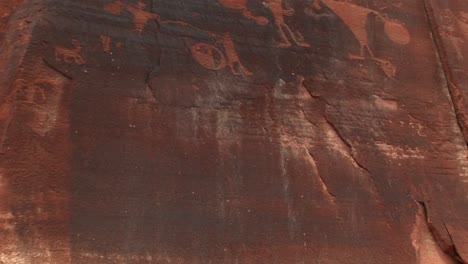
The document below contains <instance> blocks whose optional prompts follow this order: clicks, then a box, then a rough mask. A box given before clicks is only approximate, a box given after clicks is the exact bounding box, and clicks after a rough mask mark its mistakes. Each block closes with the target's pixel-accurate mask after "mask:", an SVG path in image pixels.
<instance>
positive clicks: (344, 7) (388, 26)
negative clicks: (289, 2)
mask: <svg viewBox="0 0 468 264" xmlns="http://www.w3.org/2000/svg"><path fill="white" fill-rule="evenodd" d="M318 1H320V2H321V3H323V4H325V5H326V6H327V7H328V8H330V9H331V10H332V11H333V12H334V13H335V14H336V15H337V16H339V17H340V18H341V20H343V22H344V23H345V24H346V25H347V26H348V28H349V29H350V30H351V31H352V32H353V34H354V36H355V37H356V39H357V40H358V42H359V45H360V53H359V54H349V56H350V58H351V59H361V60H365V59H366V58H367V57H370V58H371V59H373V60H374V61H375V62H376V63H377V64H379V66H380V67H381V68H382V70H383V71H384V72H385V74H386V75H388V76H389V77H393V76H394V75H395V73H396V70H395V67H394V66H393V65H392V63H391V62H389V61H387V60H384V59H381V58H376V57H375V56H374V53H373V51H372V49H371V48H370V47H369V36H368V32H367V20H368V18H369V15H370V14H373V15H375V16H376V17H377V18H378V19H379V20H381V21H382V22H383V23H384V31H385V34H386V35H387V36H388V38H389V39H390V40H391V41H393V42H395V43H397V44H400V45H406V44H408V43H409V42H410V41H411V36H410V34H409V32H408V30H407V29H406V27H405V26H403V25H402V24H401V23H400V22H399V21H395V20H391V19H389V18H386V17H384V16H383V15H381V14H380V13H379V12H377V11H374V10H372V9H369V8H366V7H362V6H359V5H356V4H353V3H350V2H349V1H344V2H339V1H336V0H316V1H315V2H314V8H316V9H320V5H318V3H319V2H318Z"/></svg>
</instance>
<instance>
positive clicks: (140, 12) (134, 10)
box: [104, 0, 159, 32]
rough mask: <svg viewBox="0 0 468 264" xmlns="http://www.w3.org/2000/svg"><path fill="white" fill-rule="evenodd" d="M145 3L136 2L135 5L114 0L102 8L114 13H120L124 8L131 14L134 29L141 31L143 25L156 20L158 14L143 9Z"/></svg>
mask: <svg viewBox="0 0 468 264" xmlns="http://www.w3.org/2000/svg"><path fill="white" fill-rule="evenodd" d="M145 8H146V4H145V3H142V2H138V4H137V6H133V5H128V4H124V3H122V1H121V0H116V1H115V2H113V3H110V4H107V5H105V6H104V9H105V10H107V11H108V12H110V13H113V14H115V15H120V14H121V13H122V12H123V11H124V10H127V11H128V12H130V13H131V14H132V16H133V25H134V29H135V30H136V31H138V32H142V31H143V29H144V28H145V26H146V25H147V24H148V22H149V21H151V20H153V19H154V20H158V19H159V15H158V14H155V13H150V12H147V11H145V10H144V9H145Z"/></svg>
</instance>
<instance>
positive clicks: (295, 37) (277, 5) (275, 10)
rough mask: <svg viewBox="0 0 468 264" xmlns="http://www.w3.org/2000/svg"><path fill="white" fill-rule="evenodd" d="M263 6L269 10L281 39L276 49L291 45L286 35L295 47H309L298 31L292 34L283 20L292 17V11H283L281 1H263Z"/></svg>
mask: <svg viewBox="0 0 468 264" xmlns="http://www.w3.org/2000/svg"><path fill="white" fill-rule="evenodd" d="M264 5H265V6H266V7H268V9H270V11H271V13H272V15H273V18H274V23H275V25H276V28H277V30H278V33H279V35H280V38H281V42H280V43H279V44H278V45H277V46H278V47H283V48H285V47H290V46H291V45H292V44H291V41H289V39H288V36H287V35H286V34H288V35H289V38H291V40H292V42H294V43H295V44H296V45H298V46H301V47H310V45H309V43H307V42H305V41H303V36H302V34H301V33H300V32H299V31H296V32H293V31H292V30H291V28H290V27H289V26H288V24H286V21H285V20H284V17H285V16H292V15H294V9H285V8H284V7H283V5H284V3H283V0H265V1H264Z"/></svg>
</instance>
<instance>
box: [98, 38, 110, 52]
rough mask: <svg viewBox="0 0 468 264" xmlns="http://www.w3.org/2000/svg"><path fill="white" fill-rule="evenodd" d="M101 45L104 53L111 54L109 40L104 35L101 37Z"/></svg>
mask: <svg viewBox="0 0 468 264" xmlns="http://www.w3.org/2000/svg"><path fill="white" fill-rule="evenodd" d="M100 38H101V44H102V48H103V49H104V51H105V52H107V53H109V52H111V38H110V37H108V36H105V35H101V36H100Z"/></svg>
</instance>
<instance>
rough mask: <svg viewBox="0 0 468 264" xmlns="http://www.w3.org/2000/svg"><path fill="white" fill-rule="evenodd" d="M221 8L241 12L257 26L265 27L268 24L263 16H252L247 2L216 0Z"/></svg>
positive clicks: (244, 0)
mask: <svg viewBox="0 0 468 264" xmlns="http://www.w3.org/2000/svg"><path fill="white" fill-rule="evenodd" d="M218 1H219V2H220V3H221V4H222V5H223V6H226V7H229V8H232V9H236V10H240V11H242V15H243V16H244V17H245V18H247V19H251V20H254V21H255V22H257V24H259V25H266V24H268V19H267V18H266V17H263V16H255V15H253V14H252V13H251V12H250V10H249V9H248V7H247V0H218Z"/></svg>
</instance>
